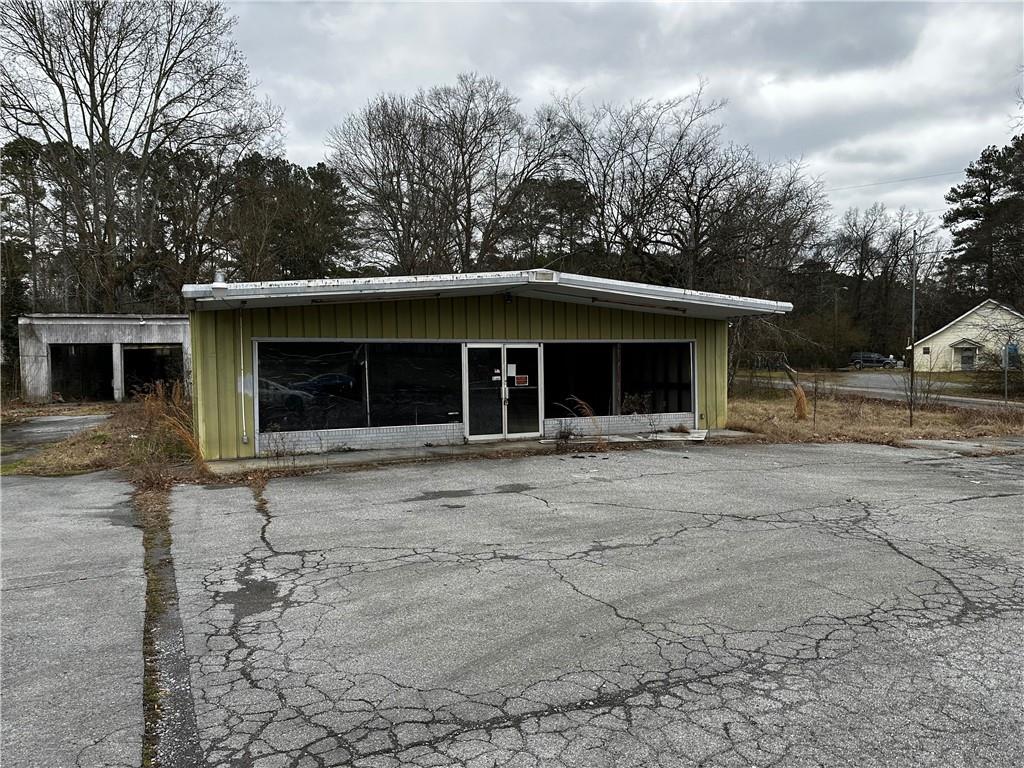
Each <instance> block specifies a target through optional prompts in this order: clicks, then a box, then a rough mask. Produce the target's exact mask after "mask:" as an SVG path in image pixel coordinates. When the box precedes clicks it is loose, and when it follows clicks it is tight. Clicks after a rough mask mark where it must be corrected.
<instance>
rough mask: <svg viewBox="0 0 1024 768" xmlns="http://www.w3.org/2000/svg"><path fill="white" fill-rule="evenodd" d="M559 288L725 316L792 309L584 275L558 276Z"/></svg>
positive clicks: (780, 303)
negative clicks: (713, 310)
mask: <svg viewBox="0 0 1024 768" xmlns="http://www.w3.org/2000/svg"><path fill="white" fill-rule="evenodd" d="M558 285H559V286H560V287H562V286H564V287H566V288H575V287H579V288H581V289H583V290H584V291H588V292H591V293H593V294H595V295H598V294H605V295H606V296H609V297H610V296H617V297H624V298H629V299H635V300H639V301H641V302H642V301H655V302H659V303H664V305H665V306H666V308H668V307H669V306H672V305H676V306H679V307H680V308H681V309H688V308H691V307H692V308H699V307H709V308H715V309H716V310H720V311H724V312H726V313H728V314H727V316H728V317H737V316H740V315H763V314H785V313H786V312H791V311H792V310H793V305H792V304H790V303H789V302H786V301H769V300H767V299H752V298H749V297H746V296H730V295H728V294H724V293H708V292H706V291H692V290H689V289H686V288H668V287H666V286H662V285H649V284H647V283H631V282H627V281H625V280H611V279H607V278H600V277H589V276H587V275H573V274H562V275H561V276H560V279H559V281H558Z"/></svg>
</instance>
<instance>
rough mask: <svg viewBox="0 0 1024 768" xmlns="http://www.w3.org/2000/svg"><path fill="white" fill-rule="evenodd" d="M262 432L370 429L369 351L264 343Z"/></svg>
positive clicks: (342, 345)
mask: <svg viewBox="0 0 1024 768" xmlns="http://www.w3.org/2000/svg"><path fill="white" fill-rule="evenodd" d="M258 353H259V412H260V424H259V428H260V432H294V431H298V430H306V429H350V428H352V427H365V426H367V416H366V373H365V369H364V366H365V365H366V345H365V344H352V343H346V342H337V341H311V342H291V341H289V342H266V341H263V342H260V344H259V350H258Z"/></svg>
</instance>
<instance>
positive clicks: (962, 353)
mask: <svg viewBox="0 0 1024 768" xmlns="http://www.w3.org/2000/svg"><path fill="white" fill-rule="evenodd" d="M1022 342H1024V315H1022V314H1021V313H1020V312H1018V311H1017V310H1015V309H1014V308H1013V307H1009V306H1007V305H1005V304H1000V303H999V302H998V301H996V300H995V299H986V300H985V301H983V302H981V304H979V305H978V306H976V307H975V308H974V309H971V310H969V311H967V312H965V313H964V314H962V315H960V317H958V318H957V319H956V320H954V321H953V322H951V323H948V324H946V325H944V326H942V327H941V328H939V329H938V330H937V331H934V332H933V333H930V334H928V335H927V336H925V337H924V338H922V339H919V340H918V341H917V342H915V343H914V365H915V366H916V367H917V369H918V370H923V371H973V370H975V369H977V368H980V367H982V366H983V365H986V364H991V363H993V362H995V361H996V360H998V359H1000V358H1001V356H1002V354H1003V351H1004V349H1006V347H1007V345H1016V346H1017V348H1018V350H1019V349H1020V345H1021V343H1022Z"/></svg>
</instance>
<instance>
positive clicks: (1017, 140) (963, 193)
mask: <svg viewBox="0 0 1024 768" xmlns="http://www.w3.org/2000/svg"><path fill="white" fill-rule="evenodd" d="M966 173H967V179H966V180H965V181H964V182H963V183H962V184H958V185H956V186H955V187H953V188H952V189H951V190H950V191H949V192H948V193H947V194H946V202H948V203H949V204H950V205H951V208H950V209H949V210H948V211H947V212H946V214H945V216H943V222H944V223H945V224H946V226H947V227H949V228H950V229H951V230H952V232H953V256H952V257H951V258H950V259H949V261H948V262H947V265H946V278H947V280H948V281H949V282H950V284H951V286H955V287H956V288H957V289H958V292H963V293H969V294H973V295H974V297H975V298H977V299H982V298H994V299H997V300H999V301H1003V302H1007V303H1009V304H1013V305H1015V306H1021V305H1024V134H1022V135H1020V136H1016V137H1014V138H1013V139H1012V140H1011V142H1010V143H1009V144H1008V145H1007V146H1005V147H1003V148H1001V149H1000V148H998V147H995V146H991V147H988V148H987V149H985V150H984V151H983V152H982V153H981V157H980V158H978V160H976V161H975V162H973V163H971V164H970V165H969V166H968V167H967V171H966Z"/></svg>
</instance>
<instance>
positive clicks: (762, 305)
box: [182, 270, 793, 318]
mask: <svg viewBox="0 0 1024 768" xmlns="http://www.w3.org/2000/svg"><path fill="white" fill-rule="evenodd" d="M503 291H507V292H510V293H517V294H522V295H526V296H536V297H538V298H546V299H551V300H556V301H557V300H562V301H572V302H577V303H594V304H599V305H601V306H613V307H614V306H618V307H627V308H634V309H638V310H646V311H654V312H663V313H670V314H686V315H688V316H690V317H713V318H727V317H739V316H742V315H764V314H783V313H786V312H790V311H791V310H792V309H793V305H792V304H790V303H788V302H780V301H767V300H764V299H751V298H746V297H742V296H728V295H726V294H719V293H706V292H703V291H690V290H686V289H683V288H666V287H663V286H657V285H647V284H644V283H632V282H627V281H624V280H610V279H606V278H599V277H589V276H586V275H576V274H570V273H564V272H555V271H552V270H522V271H510V272H475V273H465V274H452V275H414V276H403V277H364V278H343V279H333V280H289V281H279V282H266V283H228V284H227V285H226V286H225V287H223V288H221V289H219V290H218V291H215V290H214V289H213V287H212V286H211V285H209V284H205V285H186V286H184V287H183V288H182V294H183V295H184V297H185V299H186V300H188V301H189V302H190V304H191V305H192V306H194V307H195V308H196V309H221V308H223V309H233V308H237V307H239V306H243V305H244V306H248V307H260V306H289V305H303V304H306V305H308V304H320V303H339V302H354V301H387V300H394V299H409V298H427V297H439V296H458V295H480V294H488V293H499V292H503Z"/></svg>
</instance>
